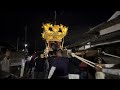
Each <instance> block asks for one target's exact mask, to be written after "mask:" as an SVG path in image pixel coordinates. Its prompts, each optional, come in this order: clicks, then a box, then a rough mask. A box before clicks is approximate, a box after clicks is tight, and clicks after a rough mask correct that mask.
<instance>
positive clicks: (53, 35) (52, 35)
mask: <svg viewBox="0 0 120 90" xmlns="http://www.w3.org/2000/svg"><path fill="white" fill-rule="evenodd" d="M42 28H43V29H44V31H43V33H42V38H44V39H45V40H46V41H62V39H63V38H64V37H65V36H66V34H67V31H68V27H66V26H63V25H62V24H60V25H52V24H50V23H47V24H43V26H42Z"/></svg>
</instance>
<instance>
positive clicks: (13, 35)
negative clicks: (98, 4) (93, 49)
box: [0, 8, 116, 49]
mask: <svg viewBox="0 0 120 90" xmlns="http://www.w3.org/2000/svg"><path fill="white" fill-rule="evenodd" d="M56 11H57V24H63V25H66V26H68V27H69V31H68V36H67V37H66V38H65V44H66V45H67V44H71V43H73V42H74V41H76V40H78V39H79V37H80V36H81V35H82V34H83V33H84V32H86V31H88V30H89V28H92V27H94V26H96V25H98V24H100V23H102V22H104V21H106V20H108V19H109V18H110V17H111V16H112V15H113V14H114V12H115V11H116V10H84V9H82V10H81V9H80V10H79V9H77V10H75V9H69V10H65V9H59V10H56ZM47 22H51V23H53V22H54V10H52V9H31V8H30V9H29V8H27V9H1V12H0V41H1V42H7V43H9V44H12V45H14V46H16V41H17V37H19V38H20V45H19V47H23V45H24V43H23V42H24V35H25V26H27V42H28V43H29V47H30V48H33V49H34V47H35V40H36V45H37V48H43V47H44V40H42V38H41V33H42V28H41V26H42V23H47Z"/></svg>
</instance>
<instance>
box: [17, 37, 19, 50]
mask: <svg viewBox="0 0 120 90" xmlns="http://www.w3.org/2000/svg"><path fill="white" fill-rule="evenodd" d="M18 50H19V37H17V51H18Z"/></svg>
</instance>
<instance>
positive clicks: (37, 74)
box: [34, 72, 45, 79]
mask: <svg viewBox="0 0 120 90" xmlns="http://www.w3.org/2000/svg"><path fill="white" fill-rule="evenodd" d="M34 79H45V72H34Z"/></svg>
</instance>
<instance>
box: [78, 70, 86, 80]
mask: <svg viewBox="0 0 120 90" xmlns="http://www.w3.org/2000/svg"><path fill="white" fill-rule="evenodd" d="M80 79H88V72H87V71H80Z"/></svg>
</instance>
